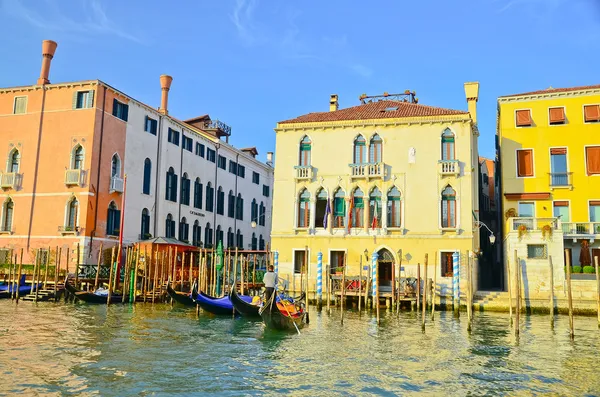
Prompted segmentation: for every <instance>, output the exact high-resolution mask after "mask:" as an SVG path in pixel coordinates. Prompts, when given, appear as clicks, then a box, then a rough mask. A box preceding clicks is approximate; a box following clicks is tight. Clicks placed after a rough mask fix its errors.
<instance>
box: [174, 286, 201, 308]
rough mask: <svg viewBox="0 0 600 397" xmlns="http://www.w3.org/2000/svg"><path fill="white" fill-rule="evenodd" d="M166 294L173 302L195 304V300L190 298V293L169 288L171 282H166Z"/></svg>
mask: <svg viewBox="0 0 600 397" xmlns="http://www.w3.org/2000/svg"><path fill="white" fill-rule="evenodd" d="M167 294H169V296H170V297H171V298H173V300H174V301H175V302H177V303H181V304H182V305H184V306H196V302H194V300H193V299H192V294H186V293H185V292H177V291H175V290H174V289H173V288H171V283H167Z"/></svg>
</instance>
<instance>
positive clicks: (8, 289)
mask: <svg viewBox="0 0 600 397" xmlns="http://www.w3.org/2000/svg"><path fill="white" fill-rule="evenodd" d="M25 277H26V275H25V274H23V275H22V276H21V279H20V280H19V296H25V295H28V294H29V293H30V292H31V285H25ZM41 286H42V283H39V284H38V288H40V287H41ZM14 291H15V286H14V284H13V283H12V282H10V283H4V284H2V285H0V299H7V298H10V297H11V296H12V295H13V293H14Z"/></svg>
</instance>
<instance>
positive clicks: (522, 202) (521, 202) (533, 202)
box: [517, 200, 537, 218]
mask: <svg viewBox="0 0 600 397" xmlns="http://www.w3.org/2000/svg"><path fill="white" fill-rule="evenodd" d="M521 204H533V216H532V218H535V217H536V216H535V215H536V213H537V208H536V205H535V201H530V200H526V201H517V216H518V217H523V216H522V215H521V214H520V213H519V205H521ZM523 218H528V217H526V216H525V217H523Z"/></svg>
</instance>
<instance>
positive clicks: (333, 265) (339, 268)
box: [329, 251, 346, 274]
mask: <svg viewBox="0 0 600 397" xmlns="http://www.w3.org/2000/svg"><path fill="white" fill-rule="evenodd" d="M345 256H346V251H329V267H330V270H331V274H335V273H340V272H343V271H344V266H345V262H344V257H345Z"/></svg>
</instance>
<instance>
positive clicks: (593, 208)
mask: <svg viewBox="0 0 600 397" xmlns="http://www.w3.org/2000/svg"><path fill="white" fill-rule="evenodd" d="M590 222H600V201H590ZM598 226H600V225H598Z"/></svg>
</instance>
